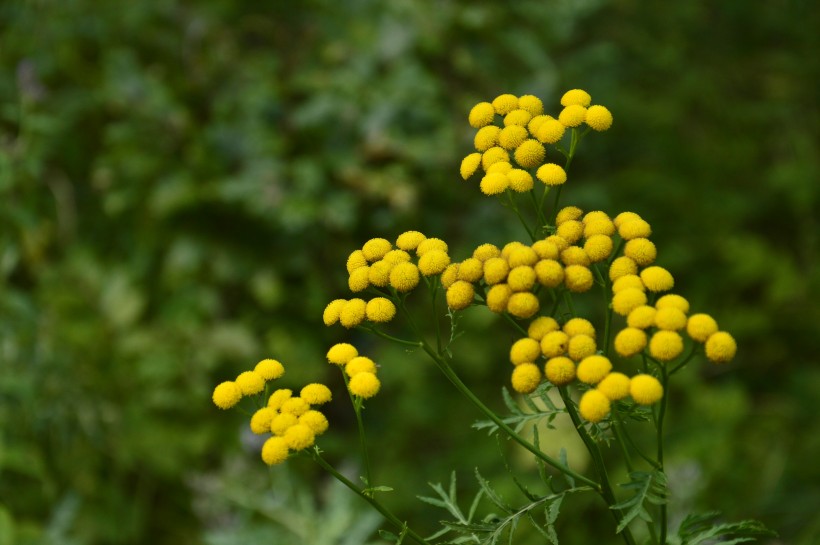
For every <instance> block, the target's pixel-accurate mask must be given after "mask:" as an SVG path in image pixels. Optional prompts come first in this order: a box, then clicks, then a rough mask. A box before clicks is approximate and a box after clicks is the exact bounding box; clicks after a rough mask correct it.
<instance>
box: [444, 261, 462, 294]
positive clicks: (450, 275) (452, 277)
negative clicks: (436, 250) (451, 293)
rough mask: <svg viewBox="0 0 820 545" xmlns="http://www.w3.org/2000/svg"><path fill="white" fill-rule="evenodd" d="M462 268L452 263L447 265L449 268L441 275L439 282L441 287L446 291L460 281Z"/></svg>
mask: <svg viewBox="0 0 820 545" xmlns="http://www.w3.org/2000/svg"><path fill="white" fill-rule="evenodd" d="M460 268H461V266H460V264H459V263H450V264H449V265H447V268H446V269H444V272H443V273H441V276H440V277H439V280H440V281H441V285H442V287H443V288H444V289H447V288H449V287H450V286H452V285H453V283H455V281H456V280H458V270H459V269H460Z"/></svg>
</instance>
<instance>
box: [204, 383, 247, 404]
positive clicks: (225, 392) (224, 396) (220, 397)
mask: <svg viewBox="0 0 820 545" xmlns="http://www.w3.org/2000/svg"><path fill="white" fill-rule="evenodd" d="M211 399H213V402H214V405H216V406H217V407H219V408H220V409H230V408H231V407H233V406H234V405H236V404H237V403H239V400H240V399H242V390H241V389H240V388H239V386H237V384H236V383H235V382H231V381H227V382H223V383H222V384H220V385H219V386H217V387H216V388H214V393H213V396H212V397H211Z"/></svg>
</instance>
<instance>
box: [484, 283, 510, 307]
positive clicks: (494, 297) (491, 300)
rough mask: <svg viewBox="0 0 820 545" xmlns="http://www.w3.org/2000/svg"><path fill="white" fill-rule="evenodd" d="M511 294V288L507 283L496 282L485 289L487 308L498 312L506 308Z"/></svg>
mask: <svg viewBox="0 0 820 545" xmlns="http://www.w3.org/2000/svg"><path fill="white" fill-rule="evenodd" d="M511 296H512V290H511V289H510V287H509V286H508V285H507V284H496V285H495V286H493V287H491V288H490V289H489V290H487V308H488V309H490V310H491V311H492V312H496V313H499V314H500V313H502V312H504V311H505V310H507V304H508V303H509V301H510V297H511Z"/></svg>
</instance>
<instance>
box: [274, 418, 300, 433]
mask: <svg viewBox="0 0 820 545" xmlns="http://www.w3.org/2000/svg"><path fill="white" fill-rule="evenodd" d="M298 422H299V417H298V416H296V415H295V414H292V413H281V414H277V415H276V416H274V417H273V420H271V422H270V431H271V433H273V434H274V435H278V436H282V435H285V432H286V431H288V429H289V428H290V427H291V426H293V425H295V424H297V423H298Z"/></svg>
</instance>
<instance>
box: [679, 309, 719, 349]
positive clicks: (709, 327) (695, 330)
mask: <svg viewBox="0 0 820 545" xmlns="http://www.w3.org/2000/svg"><path fill="white" fill-rule="evenodd" d="M717 330H718V325H717V322H716V321H715V319H714V318H712V317H711V316H709V315H708V314H693V315H691V316H690V317H689V320H688V321H687V322H686V332H687V333H688V334H689V336H690V337H692V339H693V340H695V341H698V342H699V343H705V342H706V340H707V339H708V338H709V337H710V336H711V335H712V334H713V333H715V332H717Z"/></svg>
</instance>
